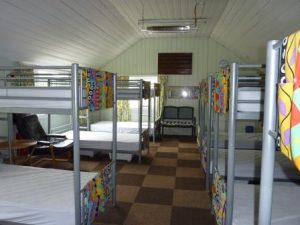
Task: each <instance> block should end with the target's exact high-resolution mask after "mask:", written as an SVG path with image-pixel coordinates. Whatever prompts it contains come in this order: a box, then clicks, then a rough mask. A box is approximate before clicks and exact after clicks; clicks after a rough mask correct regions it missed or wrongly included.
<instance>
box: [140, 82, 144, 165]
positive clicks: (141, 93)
mask: <svg viewBox="0 0 300 225" xmlns="http://www.w3.org/2000/svg"><path fill="white" fill-rule="evenodd" d="M143 86H144V81H143V80H142V79H141V80H140V99H139V164H141V163H142V123H143Z"/></svg>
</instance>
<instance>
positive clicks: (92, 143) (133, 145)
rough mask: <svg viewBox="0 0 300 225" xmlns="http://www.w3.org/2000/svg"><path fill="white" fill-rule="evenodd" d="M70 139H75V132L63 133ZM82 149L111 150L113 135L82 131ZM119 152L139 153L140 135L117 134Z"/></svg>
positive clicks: (80, 142)
mask: <svg viewBox="0 0 300 225" xmlns="http://www.w3.org/2000/svg"><path fill="white" fill-rule="evenodd" d="M63 134H64V135H66V136H67V138H68V139H73V131H68V132H65V133H63ZM79 144H80V148H82V149H91V150H99V151H101V150H111V149H112V133H108V132H97V131H80V141H79ZM117 151H118V152H120V151H132V152H137V151H139V135H138V134H127V133H118V134H117Z"/></svg>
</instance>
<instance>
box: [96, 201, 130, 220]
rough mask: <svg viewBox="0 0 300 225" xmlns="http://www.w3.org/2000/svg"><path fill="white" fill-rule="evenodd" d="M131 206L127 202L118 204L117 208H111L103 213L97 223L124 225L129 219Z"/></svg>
mask: <svg viewBox="0 0 300 225" xmlns="http://www.w3.org/2000/svg"><path fill="white" fill-rule="evenodd" d="M130 207H131V204H130V203H125V202H118V204H117V206H116V207H113V206H110V207H109V208H107V209H106V211H105V212H104V213H101V214H100V215H99V216H98V217H97V218H96V219H95V221H94V222H95V223H101V224H102V223H104V224H114V225H115V224H118V225H123V224H124V221H125V219H126V218H127V215H128V212H129V210H130Z"/></svg>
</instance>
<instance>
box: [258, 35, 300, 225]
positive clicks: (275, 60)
mask: <svg viewBox="0 0 300 225" xmlns="http://www.w3.org/2000/svg"><path fill="white" fill-rule="evenodd" d="M298 49H299V31H298V32H296V33H293V34H291V35H289V36H287V37H285V38H284V39H283V40H280V41H276V40H272V41H269V42H268V43H267V59H266V62H267V68H266V79H267V80H268V83H266V86H265V89H266V93H268V94H266V95H265V108H264V110H265V111H264V129H263V149H262V168H261V180H260V191H259V196H260V197H259V210H258V224H259V225H269V224H271V222H272V223H273V222H274V217H277V215H276V211H275V210H274V208H276V206H277V205H275V203H276V199H277V196H278V195H280V196H285V195H288V197H286V198H284V199H282V201H281V202H280V203H279V204H280V205H281V204H285V205H284V206H285V208H284V209H282V211H283V212H285V213H286V214H287V215H286V216H285V217H283V218H282V219H281V221H282V222H281V223H280V224H299V220H300V219H299V212H294V211H293V209H299V201H298V199H297V196H299V193H298V192H299V190H300V185H298V186H297V187H296V188H295V190H291V189H290V188H288V187H285V188H284V189H282V190H280V192H276V189H277V188H278V184H277V183H273V177H274V172H273V170H274V155H275V149H276V145H277V143H279V147H280V151H281V152H282V153H283V155H284V156H285V157H287V158H288V159H289V160H291V161H290V163H291V164H292V163H294V166H295V167H296V168H297V169H298V170H299V161H298V159H299V145H298V143H299V142H297V141H295V140H296V139H297V137H298V138H299V131H298V132H297V130H296V129H295V128H297V126H299V80H300V75H299V60H300V57H299V51H298ZM278 83H279V84H278ZM277 88H278V90H277ZM277 98H278V99H277ZM276 104H278V105H277V107H276ZM275 108H277V109H278V110H274V109H275ZM287 133H289V135H287ZM278 140H279V141H278ZM284 219H286V221H287V222H284V221H285V220H284ZM276 224H279V223H276Z"/></svg>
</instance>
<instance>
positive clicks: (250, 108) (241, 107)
mask: <svg viewBox="0 0 300 225" xmlns="http://www.w3.org/2000/svg"><path fill="white" fill-rule="evenodd" d="M237 111H238V112H263V111H264V105H263V104H259V103H238V104H237Z"/></svg>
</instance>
